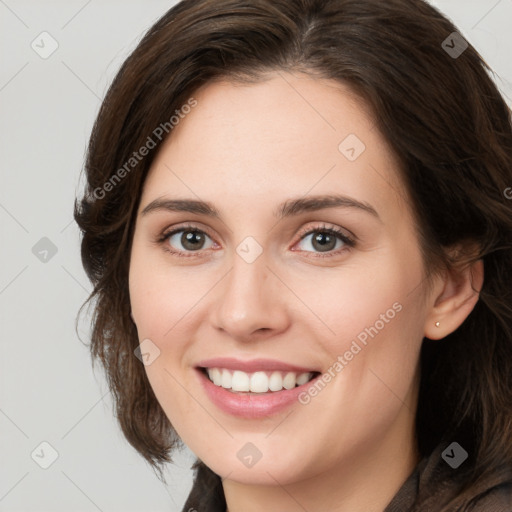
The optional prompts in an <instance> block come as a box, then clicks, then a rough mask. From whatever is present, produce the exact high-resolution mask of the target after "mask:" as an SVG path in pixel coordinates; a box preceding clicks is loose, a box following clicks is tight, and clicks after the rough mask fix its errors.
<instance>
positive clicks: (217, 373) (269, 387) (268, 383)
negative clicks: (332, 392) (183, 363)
mask: <svg viewBox="0 0 512 512" xmlns="http://www.w3.org/2000/svg"><path fill="white" fill-rule="evenodd" d="M207 373H208V377H209V378H210V380H211V381H212V382H213V383H214V384H215V385H216V386H222V387H223V388H225V389H231V390H232V391H235V392H248V391H250V392H252V393H268V391H281V390H282V389H283V388H284V389H293V388H294V387H295V386H302V385H303V384H306V382H308V381H310V380H311V377H312V376H313V374H312V373H311V372H306V373H300V374H297V373H296V372H286V373H285V372H279V371H275V372H272V373H270V372H264V371H259V372H254V373H251V374H249V373H246V372H242V371H240V370H235V371H231V370H226V369H225V368H208V369H207Z"/></svg>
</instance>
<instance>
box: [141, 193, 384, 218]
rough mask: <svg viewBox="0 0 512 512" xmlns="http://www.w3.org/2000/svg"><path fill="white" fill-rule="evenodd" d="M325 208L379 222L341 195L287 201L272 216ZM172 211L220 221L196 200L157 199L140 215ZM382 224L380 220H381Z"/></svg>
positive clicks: (370, 209)
mask: <svg viewBox="0 0 512 512" xmlns="http://www.w3.org/2000/svg"><path fill="white" fill-rule="evenodd" d="M326 208H350V209H357V210H360V211H363V212H366V213H369V214H370V215H372V216H374V217H375V218H377V219H379V220H381V218H380V217H379V214H378V213H377V210H375V208H374V207H373V206H372V205H371V204H369V203H367V202H364V201H358V200H357V199H354V198H352V197H348V196H343V195H336V194H334V195H333V194H330V195H319V196H308V197H299V198H296V199H289V200H287V201H285V202H284V203H282V204H280V205H279V206H278V208H277V209H276V210H274V212H273V214H274V216H275V217H277V218H279V219H283V218H285V217H291V216H294V215H300V214H301V213H307V212H315V211H318V210H323V209H326ZM162 210H164V211H172V212H188V213H196V214H198V215H206V216H208V217H212V218H216V219H220V218H221V215H220V213H219V211H218V210H217V209H216V208H215V207H214V206H213V205H212V204H211V203H209V202H207V201H199V200H196V199H168V198H158V199H155V200H154V201H152V202H151V203H149V204H148V205H147V206H145V207H144V209H143V210H142V211H141V213H140V215H141V217H142V216H145V215H147V214H148V213H151V212H155V211H162ZM381 222H382V220H381Z"/></svg>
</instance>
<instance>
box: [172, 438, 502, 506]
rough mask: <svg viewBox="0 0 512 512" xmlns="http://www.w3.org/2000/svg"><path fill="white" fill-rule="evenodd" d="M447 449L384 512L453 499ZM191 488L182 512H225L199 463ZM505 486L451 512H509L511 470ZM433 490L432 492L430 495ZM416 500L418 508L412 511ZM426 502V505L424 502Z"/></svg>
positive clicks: (217, 488)
mask: <svg viewBox="0 0 512 512" xmlns="http://www.w3.org/2000/svg"><path fill="white" fill-rule="evenodd" d="M445 448H446V446H441V445H439V446H438V447H437V448H436V449H435V450H434V451H433V452H432V454H431V455H430V456H428V457H425V458H423V459H422V460H421V461H420V462H419V464H418V465H417V466H416V468H415V469H414V471H413V472H412V473H411V475H410V476H409V477H408V478H407V480H406V481H405V482H404V484H403V485H402V487H401V488H400V489H399V490H398V492H397V494H395V496H394V497H393V499H392V500H391V502H390V503H389V504H388V505H387V507H386V508H385V509H384V511H383V512H410V511H416V510H417V511H418V512H420V511H421V512H436V511H440V510H441V508H442V505H446V504H447V502H448V501H449V499H448V497H449V496H451V497H453V496H454V495H455V496H456V495H457V494H456V490H455V491H454V489H455V487H456V485H457V484H456V481H455V480H456V479H455V476H456V475H457V469H453V468H451V467H450V466H449V465H448V464H447V463H446V462H445V460H444V459H443V458H442V457H441V453H442V451H443V449H445ZM194 468H196V477H195V480H194V485H193V487H192V490H191V492H190V494H189V496H188V499H187V501H186V503H185V506H184V507H183V510H182V512H188V511H189V510H191V509H192V510H194V512H195V511H197V512H226V500H225V498H224V491H223V488H222V481H221V479H220V477H219V476H218V475H216V474H215V473H213V471H211V470H210V469H209V468H208V467H207V466H205V465H204V464H203V463H202V462H200V461H198V462H197V463H196V464H195V465H194ZM507 473H508V476H509V477H510V478H508V479H507V480H506V481H505V482H502V483H500V484H498V485H495V486H493V487H490V488H488V489H486V490H484V491H483V492H478V493H476V492H475V494H474V495H473V496H472V497H471V498H470V499H469V498H468V501H467V502H466V503H465V505H466V506H465V507H464V508H454V509H453V512H458V511H460V512H512V468H511V469H510V471H508V472H507ZM433 489H435V492H432V491H433ZM417 500H421V505H422V506H421V507H420V508H417V509H416V508H414V505H415V503H416V502H417ZM423 500H425V501H423Z"/></svg>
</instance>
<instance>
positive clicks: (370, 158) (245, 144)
mask: <svg viewBox="0 0 512 512" xmlns="http://www.w3.org/2000/svg"><path fill="white" fill-rule="evenodd" d="M194 98H195V99H196V100H197V105H196V106H195V107H194V108H193V109H186V111H187V112H189V113H188V114H186V115H185V114H182V115H183V118H182V119H180V122H179V124H178V125H177V126H175V127H174V129H173V131H172V134H171V136H170V138H168V139H167V141H166V142H165V144H164V145H163V146H162V148H161V150H160V152H159V154H158V156H157V158H156V159H155V161H154V163H153V165H152V167H151V169H150V172H149V175H148V177H147V180H146V182H145V186H144V190H143V194H142V199H141V203H140V208H139V212H138V216H137V221H136V229H135V234H134V239H133V247H132V252H131V264H130V296H131V306H132V312H133V318H134V321H135V323H136V325H137V329H138V334H139V339H140V342H141V343H142V352H143V353H145V354H146V356H144V357H145V370H146V372H147V375H148V378H149V380H150V383H151V386H152V387H153V389H154V392H155V394H156V397H157V398H158V401H159V402H160V404H161V406H162V408H163V410H164V411H165V413H166V415H167V416H168V418H169V420H170V422H171V423H172V425H173V426H174V428H175V429H176V430H177V432H178V434H179V435H180V436H181V438H182V439H183V441H184V442H185V443H186V444H187V445H188V446H189V447H190V449H191V450H192V451H193V452H194V453H195V454H196V455H197V456H198V457H199V458H200V459H202V460H203V461H204V462H205V463H206V464H207V465H208V466H209V467H210V468H211V469H213V471H215V472H216V473H217V474H219V475H221V476H223V477H227V478H228V479H229V480H234V481H237V482H240V483H260V484H270V485H276V482H279V483H280V484H282V485H284V484H287V483H292V482H298V481H300V480H304V479H308V478H316V477H320V476H321V475H324V478H325V474H327V473H329V474H336V475H341V474H343V475H345V476H346V477H347V478H349V477H350V475H351V474H352V472H355V471H356V470H355V468H364V467H365V465H366V466H368V465H369V464H371V462H372V461H373V463H374V464H375V461H376V460H378V459H380V458H381V457H382V458H383V459H384V460H386V464H387V465H388V467H389V470H390V471H391V470H392V466H393V464H394V463H395V462H396V461H398V460H402V461H403V459H407V458H408V457H409V458H410V459H411V460H412V458H414V457H416V455H415V453H416V452H415V451H414V450H415V448H414V442H413V436H414V412H415V407H416V391H417V383H418V380H417V377H418V371H417V370H418V366H417V364H418V358H419V349H420V346H421V341H422V339H423V336H424V328H425V319H426V317H427V306H426V305H425V304H426V302H425V300H424V295H423V294H424V281H423V278H424V269H423V265H422V260H421V254H420V249H419V245H418V239H417V233H416V229H415V226H414V223H413V219H412V214H411V211H410V205H409V204H408V202H407V198H406V195H405V192H404V191H403V187H402V184H401V182H400V180H399V174H398V167H397V162H396V161H395V160H394V158H393V156H392V154H391V152H390V150H389V148H388V147H387V146H386V144H385V142H384V140H383V138H382V136H381V135H380V134H379V131H378V130H377V129H376V126H375V124H374V123H373V122H372V119H371V118H370V116H369V115H368V114H367V113H366V109H365V108H364V105H363V104H362V103H360V102H359V101H358V100H357V99H356V98H355V97H354V96H353V95H351V94H350V92H349V90H348V89H345V88H343V87H342V86H341V85H339V84H337V83H336V82H333V81H326V80H318V79H312V78H309V77H306V76H304V75H300V76H299V75H292V74H287V73H275V74H272V75H270V79H268V80H267V81H263V82H261V83H258V84H253V85H234V84H231V83H215V84H209V85H207V86H205V87H204V88H203V89H201V90H200V91H198V92H197V94H195V95H194ZM155 201H157V202H155ZM171 201H181V203H171ZM154 202H155V203H154ZM202 203H208V206H209V208H207V207H206V206H204V205H202ZM148 206H149V207H148ZM213 212H215V215H214V214H213ZM173 230H176V231H177V233H175V234H172V235H170V236H168V237H167V238H164V237H165V235H166V234H168V233H170V232H171V231H173ZM301 237H302V238H301ZM215 360H216V361H215ZM200 367H207V368H209V369H210V371H211V376H212V378H213V379H214V380H215V382H216V383H212V382H211V381H210V380H209V378H208V377H207V376H206V374H205V372H204V371H203V370H201V369H200ZM214 368H218V370H215V369H214ZM308 374H309V375H308ZM312 376H313V377H315V379H314V380H313V381H311V382H306V383H304V382H305V381H306V379H307V378H309V377H312ZM297 381H298V382H297ZM219 384H220V385H219ZM297 384H300V385H299V386H297ZM224 386H225V387H224ZM231 386H233V387H234V388H235V389H229V388H230V387H231ZM283 386H284V388H283ZM269 387H270V390H269ZM237 389H238V391H237ZM247 389H253V390H254V391H253V392H247ZM272 389H273V390H272ZM279 389H282V390H281V391H279ZM397 454H399V455H397ZM381 467H382V466H381Z"/></svg>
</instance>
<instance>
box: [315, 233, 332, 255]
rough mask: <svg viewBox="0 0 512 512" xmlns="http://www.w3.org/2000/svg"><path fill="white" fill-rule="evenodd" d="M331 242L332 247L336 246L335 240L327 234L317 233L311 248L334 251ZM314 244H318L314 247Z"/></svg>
mask: <svg viewBox="0 0 512 512" xmlns="http://www.w3.org/2000/svg"><path fill="white" fill-rule="evenodd" d="M332 242H334V245H335V244H336V240H335V238H334V237H333V236H332V235H330V234H329V233H318V234H317V235H316V236H315V237H314V238H313V246H315V249H320V250H323V251H326V250H330V249H334V246H333V244H332ZM316 244H319V246H318V247H316ZM331 246H332V247H331Z"/></svg>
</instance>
